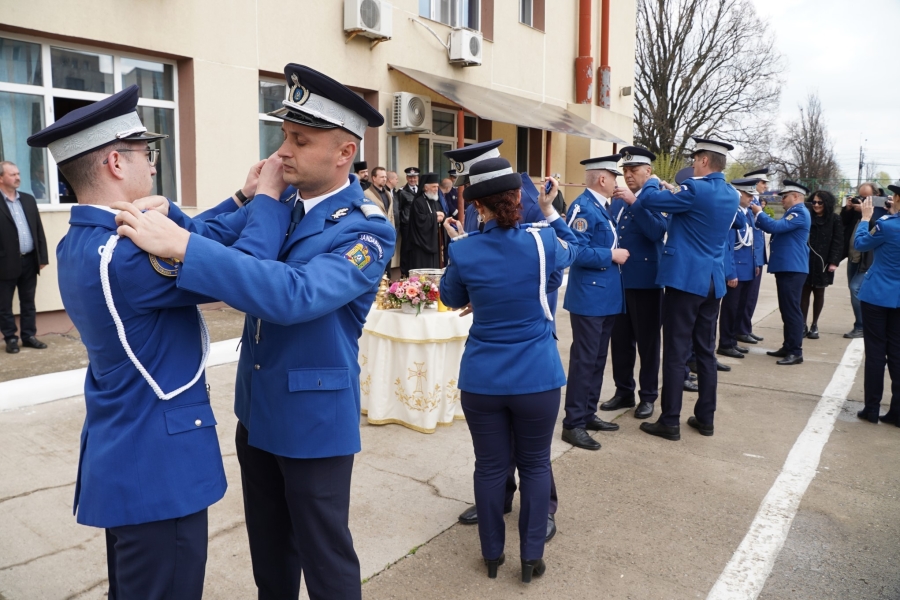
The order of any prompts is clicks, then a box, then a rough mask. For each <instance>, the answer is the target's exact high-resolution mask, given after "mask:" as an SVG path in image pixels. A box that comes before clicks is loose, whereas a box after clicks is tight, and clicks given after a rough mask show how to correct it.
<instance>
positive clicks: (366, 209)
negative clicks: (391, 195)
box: [357, 198, 387, 220]
mask: <svg viewBox="0 0 900 600" xmlns="http://www.w3.org/2000/svg"><path fill="white" fill-rule="evenodd" d="M357 208H359V210H361V211H362V213H363V214H364V215H365V216H366V218H367V219H376V218H378V219H385V220H387V217H386V216H385V214H384V213H383V212H382V210H381V209H380V208H378V206H377V205H376V204H375V203H374V202H372V201H371V200H369V199H367V198H363V199H362V200H360V201H359V204H358V205H357Z"/></svg>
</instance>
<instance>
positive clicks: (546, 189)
mask: <svg viewBox="0 0 900 600" xmlns="http://www.w3.org/2000/svg"><path fill="white" fill-rule="evenodd" d="M552 189H553V182H552V181H550V180H549V179H548V180H547V185H545V186H544V193H545V194H549V193H550V190H552Z"/></svg>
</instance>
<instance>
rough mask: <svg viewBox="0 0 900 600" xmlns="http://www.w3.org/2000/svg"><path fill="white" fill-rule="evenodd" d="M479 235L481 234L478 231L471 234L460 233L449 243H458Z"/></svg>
mask: <svg viewBox="0 0 900 600" xmlns="http://www.w3.org/2000/svg"><path fill="white" fill-rule="evenodd" d="M479 233H481V232H480V231H472V232H471V233H461V234H459V235H458V236H456V237H455V238H453V239H452V240H450V241H451V242H458V241H460V240H464V239H466V238H468V237H472V236H473V235H478V234H479Z"/></svg>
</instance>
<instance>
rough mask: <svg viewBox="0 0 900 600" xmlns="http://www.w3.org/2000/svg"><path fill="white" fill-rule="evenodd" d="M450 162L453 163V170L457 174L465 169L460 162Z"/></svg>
mask: <svg viewBox="0 0 900 600" xmlns="http://www.w3.org/2000/svg"><path fill="white" fill-rule="evenodd" d="M450 162H452V163H453V168H454V169H456V172H457V173H462V172H463V171H464V170H465V168H466V165H464V164H462V163H461V162H459V161H457V160H453V161H450Z"/></svg>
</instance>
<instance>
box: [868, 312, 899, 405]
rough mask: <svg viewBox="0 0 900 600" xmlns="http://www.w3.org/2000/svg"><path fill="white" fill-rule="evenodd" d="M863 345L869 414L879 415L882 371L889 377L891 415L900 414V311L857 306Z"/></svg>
mask: <svg viewBox="0 0 900 600" xmlns="http://www.w3.org/2000/svg"><path fill="white" fill-rule="evenodd" d="M860 307H861V308H862V315H863V323H865V324H866V326H865V328H864V329H863V342H865V345H866V369H865V374H866V375H865V377H866V378H865V384H864V389H865V402H866V408H868V409H869V410H874V411H880V405H881V397H882V396H883V395H884V367H885V365H887V369H888V373H890V375H891V407H890V409H889V410H888V412H889V413H890V414H892V415H896V414H898V413H900V308H885V307H883V306H876V305H874V304H869V303H868V302H860Z"/></svg>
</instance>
